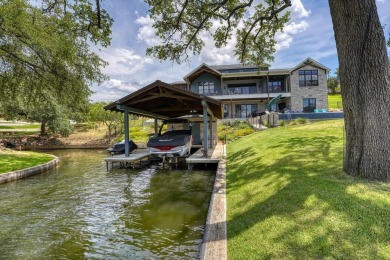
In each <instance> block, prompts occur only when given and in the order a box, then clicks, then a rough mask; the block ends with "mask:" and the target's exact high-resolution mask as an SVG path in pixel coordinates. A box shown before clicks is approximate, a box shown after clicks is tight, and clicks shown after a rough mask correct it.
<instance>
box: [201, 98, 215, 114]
mask: <svg viewBox="0 0 390 260" xmlns="http://www.w3.org/2000/svg"><path fill="white" fill-rule="evenodd" d="M202 106H203V107H206V108H207V113H208V114H209V115H211V116H212V117H215V116H214V114H213V111H212V110H211V109H210V107H209V105H208V104H207V102H206V101H205V100H202Z"/></svg>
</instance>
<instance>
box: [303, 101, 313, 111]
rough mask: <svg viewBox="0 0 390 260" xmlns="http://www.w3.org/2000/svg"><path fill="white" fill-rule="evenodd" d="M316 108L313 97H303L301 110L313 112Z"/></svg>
mask: <svg viewBox="0 0 390 260" xmlns="http://www.w3.org/2000/svg"><path fill="white" fill-rule="evenodd" d="M314 109H316V99H315V98H304V99H303V112H314Z"/></svg>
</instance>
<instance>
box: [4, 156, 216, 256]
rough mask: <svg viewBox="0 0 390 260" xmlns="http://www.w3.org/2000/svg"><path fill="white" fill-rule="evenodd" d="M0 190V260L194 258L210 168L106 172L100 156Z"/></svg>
mask: <svg viewBox="0 0 390 260" xmlns="http://www.w3.org/2000/svg"><path fill="white" fill-rule="evenodd" d="M50 153H52V154H55V155H57V156H59V157H60V159H61V164H60V166H59V167H58V168H57V169H55V170H52V171H49V172H46V173H43V174H40V175H37V176H33V177H30V178H27V179H24V180H20V181H18V182H13V183H7V184H2V185H0V223H1V228H0V259H83V258H88V259H117V258H120V259H156V258H166V259H167V258H169V259H170V258H180V259H190V258H191V259H192V258H196V257H197V256H198V253H199V247H200V243H201V237H202V233H203V228H204V227H203V225H204V223H205V219H206V215H207V210H208V205H209V200H210V196H211V191H212V184H213V180H214V175H215V171H195V170H194V171H186V170H153V169H147V170H143V171H139V170H138V171H134V170H127V169H115V170H110V171H108V172H107V171H106V168H105V163H104V162H103V158H104V157H105V156H106V153H105V152H104V151H96V150H92V151H79V150H70V151H55V152H50Z"/></svg>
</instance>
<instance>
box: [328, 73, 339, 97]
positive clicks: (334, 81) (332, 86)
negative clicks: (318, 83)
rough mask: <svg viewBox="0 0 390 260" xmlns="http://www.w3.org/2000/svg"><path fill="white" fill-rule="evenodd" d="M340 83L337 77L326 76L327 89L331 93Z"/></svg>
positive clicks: (335, 90)
mask: <svg viewBox="0 0 390 260" xmlns="http://www.w3.org/2000/svg"><path fill="white" fill-rule="evenodd" d="M339 85H340V83H339V80H338V79H337V77H329V78H328V89H329V90H330V92H331V93H332V94H336V93H337V89H338V87H339Z"/></svg>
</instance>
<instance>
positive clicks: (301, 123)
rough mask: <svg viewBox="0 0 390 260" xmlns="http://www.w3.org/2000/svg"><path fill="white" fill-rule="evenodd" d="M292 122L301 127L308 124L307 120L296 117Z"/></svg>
mask: <svg viewBox="0 0 390 260" xmlns="http://www.w3.org/2000/svg"><path fill="white" fill-rule="evenodd" d="M294 121H295V122H296V123H297V125H303V124H306V123H307V122H308V119H306V118H302V117H298V118H296V119H295V120H294Z"/></svg>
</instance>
